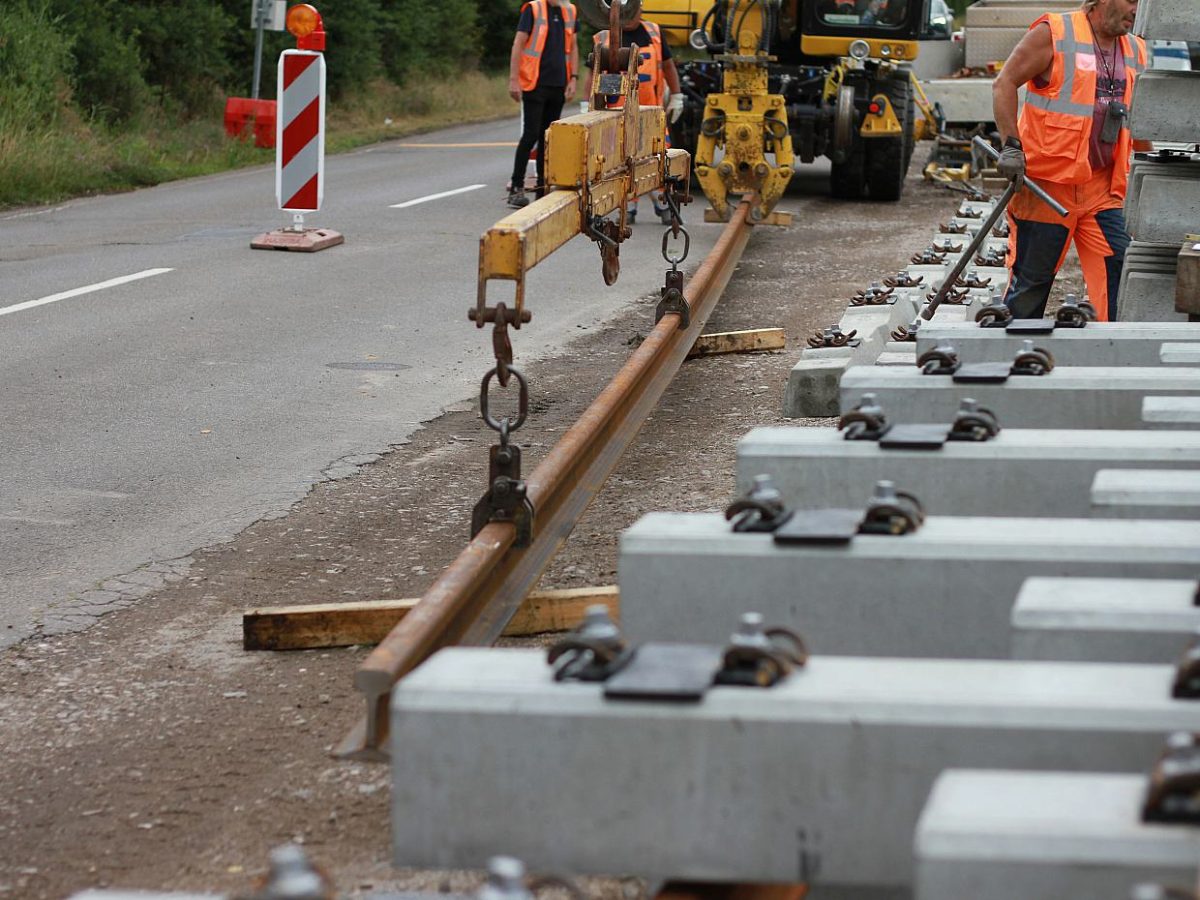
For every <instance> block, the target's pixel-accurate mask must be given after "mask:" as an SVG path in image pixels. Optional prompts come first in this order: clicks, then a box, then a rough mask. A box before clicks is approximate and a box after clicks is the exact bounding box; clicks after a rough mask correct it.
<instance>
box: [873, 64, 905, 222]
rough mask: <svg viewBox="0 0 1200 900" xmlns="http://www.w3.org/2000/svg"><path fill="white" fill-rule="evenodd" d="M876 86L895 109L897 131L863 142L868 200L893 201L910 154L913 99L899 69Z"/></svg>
mask: <svg viewBox="0 0 1200 900" xmlns="http://www.w3.org/2000/svg"><path fill="white" fill-rule="evenodd" d="M880 89H881V91H882V93H884V94H886V95H887V98H888V101H889V102H890V103H891V104H892V109H893V110H895V113H896V118H897V119H898V120H899V122H900V128H901V134H900V137H895V138H873V139H870V140H868V141H867V142H866V144H867V165H866V174H867V179H866V180H867V187H868V189H869V190H870V192H871V199H872V200H883V201H896V200H899V199H900V197H901V196H902V195H903V193H904V178H905V176H906V175H907V174H908V164H909V162H910V161H911V160H912V154H913V139H912V119H913V109H914V101H913V90H912V83H911V82H910V81H909V80H908V72H906V71H903V70H901V72H898V73H897V74H896V75H895V76H894V77H892V78H890V79H888V80H887V81H886V82H884V83H883V84H882V85H881V86H880Z"/></svg>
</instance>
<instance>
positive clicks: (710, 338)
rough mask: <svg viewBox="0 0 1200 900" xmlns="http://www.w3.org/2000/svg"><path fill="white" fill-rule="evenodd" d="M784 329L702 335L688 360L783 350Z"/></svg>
mask: <svg viewBox="0 0 1200 900" xmlns="http://www.w3.org/2000/svg"><path fill="white" fill-rule="evenodd" d="M784 343H785V340H784V336H783V329H782V328H753V329H750V330H749V331H723V332H721V333H719V334H702V335H700V337H698V338H696V343H695V344H693V345H692V349H691V350H689V351H688V358H689V359H691V358H693V357H696V356H713V355H715V354H717V353H749V352H752V351H755V350H782V349H783V348H784Z"/></svg>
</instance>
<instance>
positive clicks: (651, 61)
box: [594, 19, 666, 109]
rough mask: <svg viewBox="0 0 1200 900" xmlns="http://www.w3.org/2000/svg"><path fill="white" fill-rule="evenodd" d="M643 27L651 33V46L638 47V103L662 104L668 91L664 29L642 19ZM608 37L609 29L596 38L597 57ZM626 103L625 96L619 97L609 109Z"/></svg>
mask: <svg viewBox="0 0 1200 900" xmlns="http://www.w3.org/2000/svg"><path fill="white" fill-rule="evenodd" d="M642 27H643V28H645V29H646V34H648V35H650V46H649V47H638V57H639V58H638V104H639V105H641V106H662V102H663V95H664V94H665V93H666V83H665V81H664V79H663V52H662V31H661V30H660V29H659V27H658V25H656V24H655V23H653V22H648V21H646V20H645V19H643V20H642ZM607 37H608V32H607V31H601V32H598V33H597V34H596V36H595V38H594V41H595V48H596V51H597V53H596V56H595V58H596V59H599V58H600V54H599V50H600V48H601V47H602V46H604V41H605V39H606V38H607ZM624 105H625V98H624V97H619V98H618V99H616V100H614V101H610V102H609V104H608V108H609V109H620V108H621V107H622V106H624Z"/></svg>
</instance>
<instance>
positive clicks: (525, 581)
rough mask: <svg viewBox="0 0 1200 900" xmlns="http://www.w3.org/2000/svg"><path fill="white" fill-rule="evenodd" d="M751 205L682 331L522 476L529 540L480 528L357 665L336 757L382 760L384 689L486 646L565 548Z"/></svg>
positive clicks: (650, 339) (647, 406) (696, 330)
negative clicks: (447, 654)
mask: <svg viewBox="0 0 1200 900" xmlns="http://www.w3.org/2000/svg"><path fill="white" fill-rule="evenodd" d="M750 206H751V204H750V202H749V201H747V200H743V201H742V202H741V204H739V206H738V208H737V210H736V211H735V213H734V215H733V216H732V218H731V219H730V222H729V224H728V225H726V227H725V230H724V231H723V232H722V233H721V236H720V238H719V239H718V240H717V243H716V245H715V246H714V247H713V249H712V251H711V252H710V253H709V255H708V256H707V257H706V258H705V260H704V262H702V263H701V264H700V267H699V268H698V269H697V270H696V272H695V274H694V275H693V276H692V278H691V280H690V281H689V282H688V284H687V287H686V289H685V291H684V296H685V298H686V300H687V304H688V308H689V310H690V320H691V322H690V324H689V325H688V327H687V328H681V327H680V322H681V319H680V316H679V314H678V313H668V314H666V315H665V316H663V318H662V319H661V320H660V321H659V322H658V324H657V325H655V327H654V330H653V331H651V332H650V334H649V336H647V338H646V339H645V340H644V341H643V342H642V344H641V346H639V347H638V348H637V350H636V351H634V353H633V355H632V356H631V357H630V358H629V360H628V361H627V362H626V363H625V365H624V366H623V367H622V368H621V370H620V371H619V372H617V374H616V376H614V378H613V380H612V381H611V382H610V383H609V384H608V386H607V387H605V389H604V390H603V391H602V392H601V393H600V395H599V396H598V397H597V398H596V399H595V400H594V401H593V402H592V404H591V406H589V407H588V408H587V409H586V410H585V411H584V413H583V415H582V416H580V418H579V420H578V421H577V422H576V423H575V424H574V425H572V426H571V428H570V429H569V430H568V431H567V432H566V433H565V434H564V435H563V436H562V438H561V439H560V440H559V442H558V443H557V444H556V445H555V446H554V448H553V449H552V450H551V451H550V453H549V454H548V455H547V456H546V458H545V459H544V460H542V462H541V463H540V464H539V465H538V466H537V468H536V469H534V471H533V472H531V473H530V474H529V475H528V476H527V478H526V484H527V488H528V496H529V498H530V500H531V501H532V502H533V506H534V509H535V510H536V518H535V520H534V540H533V542H532V543H531V544H530V546H528V547H525V548H516V547H514V546H513V543H514V540H515V537H516V534H515V531H516V530H515V526H514V525H512V524H511V523H501V522H493V523H491V524H489V525H486V526H485V527H484V528H483V529H482V530H481V531H480V532H479V533H478V534H477V535H476V536H475V537H474V538H473V539H472V540H471V542H470V543H469V544H468V545H467V547H466V549H464V550H463V552H462V553H461V554H460V555H459V556H458V558H457V559H455V560H454V562H452V563H451V564H450V566H449V567H448V568H447V569H446V570H445V571H444V572H443V573H442V574H441V575H440V576H439V577H438V579H437V581H435V582H434V583H433V585H432V586H431V587H430V588H429V590H428V591H427V592H426V593H425V595H424V596H423V597H422V598H421V600H420V602H419V603H418V604H417V605H416V606H415V607H413V609H412V610H411V611H410V612H409V613H408V614H407V615H406V616H405V617H404V618H403V619H401V620H400V622H399V624H397V625H396V627H395V628H394V629H392V631H391V633H390V634H388V636H387V637H386V638H384V639H383V641H382V642H381V643H380V644H379V645H378V646H377V647H376V648H375V649H374V650H373V651H372V652H371V654H370V655H369V656H368V657H367V658H366V660H364V661H363V664H362V666H361V667H360V668H359V669H358V671H357V672H356V673H355V676H354V684H355V687H356V688H357V689H358V691H359V692H360V693H362V694H363V695H364V696H365V698H366V701H367V715H366V717H365V718H364V719H362V720H360V721H359V723H358V724H357V725H356V726H355V727H354V728H353V729H352V730H351V731H350V733H349V734H348V735H347V736H346V738H345V739H344V740H343V741H342V743H341V744H340V745H339V746H338V747H337V749H336V750H335V751H334V753H335V755H336V756H339V757H342V758H346V759H358V760H366V761H372V762H383V761H386V760H387V759H388V752H387V747H386V742H387V737H388V715H389V708H388V707H389V702H390V699H391V691H392V686H393V685H394V684H395V683H396V682H397V681H399V680H400V678H401V677H403V676H404V675H405V674H406V673H408V672H409V671H411V670H412V669H414V668H415V667H416V666H418V665H420V664H421V663H422V662H423V661H424V660H425V659H427V658H428V657H429V656H430V655H431V654H433V653H434V652H435V651H437V650H439V649H441V648H442V647H446V646H450V645H452V644H469V645H488V644H491V643H493V642H494V641H495V640H496V639H497V638H498V637H499V636H500V633H501V632H502V631H503V630H504V627H505V626H506V625H507V624H508V622H509V620H510V619H511V618H512V617H513V615H514V614H515V613H516V611H517V609H518V608H519V607H520V605H521V603H522V602H523V601H524V599H525V596H526V595H527V594H528V593H529V591H530V590H531V589H532V588H533V587H534V585H536V584H537V581H538V579H539V578H540V577H541V575H542V572H543V571H544V570H545V568H546V566H547V565H548V564H549V563H550V561H551V559H553V557H554V555H555V553H557V552H558V549H559V548H560V547H561V546H562V544H563V542H564V541H566V539H567V537H568V535H570V533H571V531H572V529H573V528H574V527H575V523H576V522H577V521H578V520H579V517H580V516H582V515H583V512H584V510H586V509H587V507H588V504H590V503H591V501H592V498H593V497H595V495H596V494H597V493H598V492H599V490H600V488H601V487H602V486H603V484H604V481H605V479H607V478H608V476H609V474H610V473H611V472H612V470H613V469H614V468H615V467H616V465H617V463H618V461H619V460H620V458H621V456H622V454H623V453H624V452H625V450H626V448H627V447H628V446H629V445H630V444H631V443H632V442H633V439H634V437H635V436H636V435H637V433H638V430H639V429H640V428H641V426H642V423H643V422H644V421H645V419H646V417H647V416H648V415H649V414H650V413H651V412H652V411H653V409H654V407H655V405H656V404H657V402H658V399H659V397H661V396H662V394H663V392H664V391H665V390H666V388H667V385H669V384H670V383H671V380H672V378H673V377H674V375H675V372H676V371H677V370H678V369H679V366H680V365H681V364H682V363H683V360H684V359H685V358H686V356H687V353H688V350H689V349H691V347H692V345H693V344H694V343H695V341H696V338H697V337H699V335H700V332H701V331H702V329H703V328H704V323H705V322H706V321H707V319H708V317H709V315H710V314H711V312H712V310H713V308H714V307H715V306H716V304H717V301H718V300H719V299H720V297H721V294H722V293H723V292H724V290H725V286H726V284H728V283H729V279H730V277H731V276H732V275H733V269H734V266H735V265H736V264H737V262H738V260H739V259H740V258H741V255H742V250H743V249H744V248H745V246H746V242H747V240H749V237H750V228H751V225H752V223H751V221H750V218H749V210H750Z"/></svg>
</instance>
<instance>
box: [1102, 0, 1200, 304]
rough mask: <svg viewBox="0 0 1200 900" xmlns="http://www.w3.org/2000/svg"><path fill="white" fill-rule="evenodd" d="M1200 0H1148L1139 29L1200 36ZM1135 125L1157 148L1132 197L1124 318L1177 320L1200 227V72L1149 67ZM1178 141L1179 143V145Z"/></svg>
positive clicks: (1136, 177) (1138, 174)
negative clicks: (1181, 262) (1181, 265)
mask: <svg viewBox="0 0 1200 900" xmlns="http://www.w3.org/2000/svg"><path fill="white" fill-rule="evenodd" d="M1198 23H1200V4H1197V3H1196V0H1145V2H1143V3H1142V4H1141V5H1140V7H1139V9H1138V15H1137V22H1136V24H1135V26H1134V31H1135V32H1136V33H1137V34H1140V35H1141V36H1142V37H1144V38H1146V40H1147V41H1151V40H1172V41H1181V40H1183V41H1187V40H1200V37H1197V36H1196V35H1198V34H1200V24H1198ZM1130 114H1131V117H1130V131H1131V133H1132V135H1133V137H1134V138H1135V139H1137V140H1145V141H1154V142H1155V144H1156V147H1158V148H1159V149H1158V150H1157V151H1156V152H1154V153H1139V154H1136V156H1135V159H1134V161H1133V164H1132V168H1131V171H1130V181H1129V192H1128V193H1127V195H1126V198H1125V219H1126V224H1127V226H1128V228H1129V233H1130V235H1132V237H1133V241H1132V243H1131V244H1130V247H1129V251H1128V252H1127V254H1126V257H1125V267H1124V270H1123V271H1122V274H1121V287H1120V298H1121V299H1120V310H1119V317H1120V319H1121V320H1122V321H1172V320H1184V319H1186V318H1187V316H1186V315H1185V314H1184V313H1181V312H1177V311H1176V305H1175V287H1176V279H1177V263H1178V257H1179V248H1180V246H1181V244H1182V243H1183V241H1184V238H1185V236H1186V235H1188V234H1192V233H1195V232H1196V231H1198V230H1200V153H1195V152H1190V151H1191V150H1193V149H1194V145H1195V144H1197V143H1200V72H1181V71H1164V70H1148V71H1146V72H1144V73H1143V74H1142V75H1141V76H1140V77H1139V78H1138V80H1137V83H1136V85H1135V87H1134V94H1133V104H1132V108H1131V110H1130ZM1172 145H1174V146H1172Z"/></svg>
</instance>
